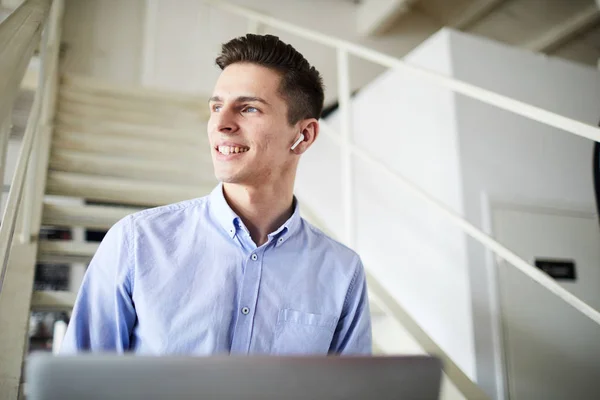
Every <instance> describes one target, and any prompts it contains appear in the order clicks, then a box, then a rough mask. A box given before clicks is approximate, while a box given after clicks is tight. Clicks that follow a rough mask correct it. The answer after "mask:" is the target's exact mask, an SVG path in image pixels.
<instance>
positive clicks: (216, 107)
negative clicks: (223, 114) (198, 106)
mask: <svg viewBox="0 0 600 400" xmlns="http://www.w3.org/2000/svg"><path fill="white" fill-rule="evenodd" d="M221 107H222V106H219V105H217V104H215V105H214V106H212V110H213V111H214V112H219V111H221Z"/></svg>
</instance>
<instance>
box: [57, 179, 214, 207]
mask: <svg viewBox="0 0 600 400" xmlns="http://www.w3.org/2000/svg"><path fill="white" fill-rule="evenodd" d="M215 185H216V181H215V183H209V182H207V183H204V184H202V185H196V186H183V185H173V184H167V183H156V182H143V181H135V180H132V179H123V178H110V177H99V176H93V175H85V174H76V173H72V172H59V171H49V172H48V178H47V182H46V193H47V194H51V195H58V196H70V197H78V198H83V199H88V200H95V201H103V202H108V203H115V204H131V205H136V206H149V207H152V206H160V205H165V204H170V203H176V202H179V201H182V200H187V199H192V198H196V197H201V196H205V195H207V194H208V193H210V192H211V191H212V189H213V188H214V186H215Z"/></svg>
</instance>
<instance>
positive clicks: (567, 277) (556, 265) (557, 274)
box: [535, 258, 577, 281]
mask: <svg viewBox="0 0 600 400" xmlns="http://www.w3.org/2000/svg"><path fill="white" fill-rule="evenodd" d="M535 266H536V267H538V268H539V269H541V270H542V271H544V272H545V273H547V274H548V275H550V276H551V277H552V278H554V279H556V280H557V281H574V280H576V279H577V276H576V272H575V261H574V260H559V259H548V258H536V259H535Z"/></svg>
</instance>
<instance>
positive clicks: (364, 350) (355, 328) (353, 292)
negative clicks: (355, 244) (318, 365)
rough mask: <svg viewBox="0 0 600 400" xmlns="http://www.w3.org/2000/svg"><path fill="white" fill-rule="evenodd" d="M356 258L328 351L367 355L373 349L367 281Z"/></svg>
mask: <svg viewBox="0 0 600 400" xmlns="http://www.w3.org/2000/svg"><path fill="white" fill-rule="evenodd" d="M356 258H357V267H356V271H355V273H354V278H353V279H352V283H351V284H350V287H349V289H348V294H347V296H346V301H345V303H344V309H343V311H342V316H341V318H340V321H339V322H338V325H337V328H336V331H335V335H334V337H333V341H332V344H331V349H330V353H337V354H342V355H360V354H366V355H369V354H371V353H372V351H373V345H372V337H371V312H370V310H369V297H368V293H367V281H366V278H365V271H364V267H363V265H362V262H361V261H360V258H359V257H358V256H357V257H356Z"/></svg>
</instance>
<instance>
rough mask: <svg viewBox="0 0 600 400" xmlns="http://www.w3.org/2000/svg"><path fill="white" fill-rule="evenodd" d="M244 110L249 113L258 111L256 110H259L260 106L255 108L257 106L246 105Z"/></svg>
mask: <svg viewBox="0 0 600 400" xmlns="http://www.w3.org/2000/svg"><path fill="white" fill-rule="evenodd" d="M243 111H244V112H247V113H256V112H258V108H255V107H246V108H244V110H243Z"/></svg>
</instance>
